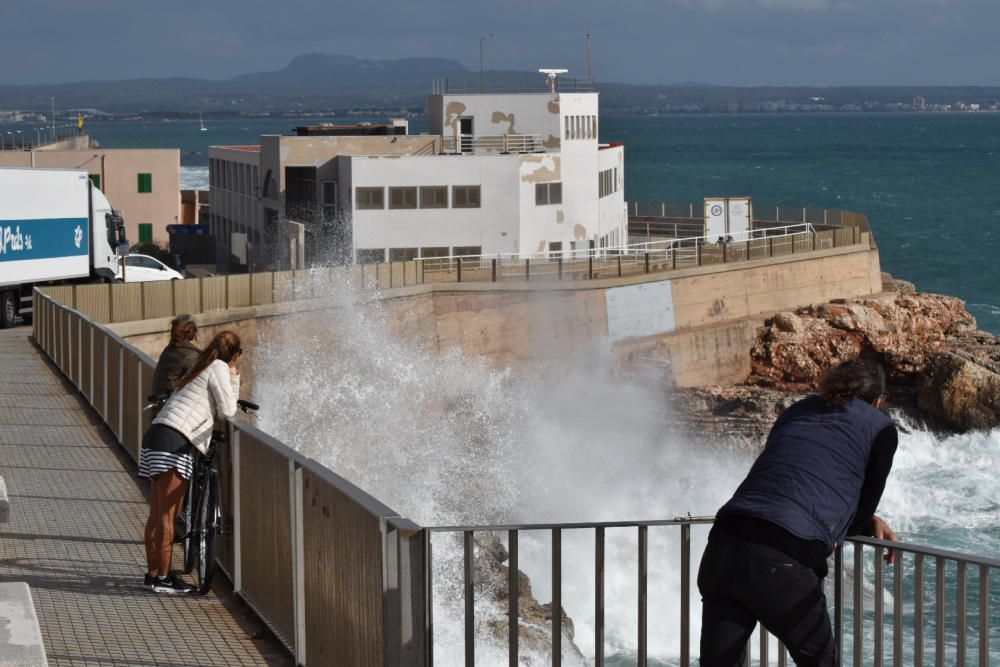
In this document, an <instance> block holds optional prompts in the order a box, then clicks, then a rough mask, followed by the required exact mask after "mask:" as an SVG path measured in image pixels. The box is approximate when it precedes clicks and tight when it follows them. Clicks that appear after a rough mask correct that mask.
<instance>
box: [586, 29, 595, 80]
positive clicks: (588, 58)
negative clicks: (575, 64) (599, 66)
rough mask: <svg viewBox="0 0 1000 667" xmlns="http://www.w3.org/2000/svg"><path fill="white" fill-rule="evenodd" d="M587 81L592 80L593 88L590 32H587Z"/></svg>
mask: <svg viewBox="0 0 1000 667" xmlns="http://www.w3.org/2000/svg"><path fill="white" fill-rule="evenodd" d="M587 81H589V82H590V86H591V88H593V86H594V70H593V68H592V67H591V64H590V33H589V32H588V33H587Z"/></svg>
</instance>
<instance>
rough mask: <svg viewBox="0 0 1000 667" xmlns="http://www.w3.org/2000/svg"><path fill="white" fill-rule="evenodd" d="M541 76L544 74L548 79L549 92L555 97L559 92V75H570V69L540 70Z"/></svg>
mask: <svg viewBox="0 0 1000 667" xmlns="http://www.w3.org/2000/svg"><path fill="white" fill-rule="evenodd" d="M538 73H539V74H544V75H545V76H546V77H547V78H548V83H549V92H551V93H552V94H553V95H554V94H555V93H557V92H559V75H560V74H568V73H569V70H568V69H540V70H538Z"/></svg>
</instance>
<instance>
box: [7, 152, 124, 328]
mask: <svg viewBox="0 0 1000 667" xmlns="http://www.w3.org/2000/svg"><path fill="white" fill-rule="evenodd" d="M127 249H128V242H127V241H126V240H125V223H124V221H123V220H122V217H121V215H119V214H118V212H116V211H114V210H113V209H112V208H111V204H110V203H108V200H107V198H106V197H105V196H104V194H103V193H102V192H101V191H100V190H98V189H97V188H96V187H94V184H93V183H92V182H91V180H90V177H89V175H88V174H87V171H86V170H82V169H39V168H0V328H5V327H9V326H10V325H11V324H12V323H13V322H14V320H15V318H16V317H17V316H18V315H19V314H21V315H23V316H25V317H26V318H27V317H29V316H30V312H31V293H32V288H34V287H35V286H36V285H55V284H66V283H86V282H93V281H108V282H110V281H114V280H116V279H117V278H118V276H119V275H120V269H119V266H120V262H121V257H122V255H123V254H124V253H125V252H126V251H127Z"/></svg>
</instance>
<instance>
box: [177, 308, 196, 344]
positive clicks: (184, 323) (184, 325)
mask: <svg viewBox="0 0 1000 667" xmlns="http://www.w3.org/2000/svg"><path fill="white" fill-rule="evenodd" d="M197 335H198V325H197V324H195V322H194V318H193V317H191V316H190V315H178V316H177V317H175V318H174V319H173V320H172V321H171V322H170V346H171V347H180V346H181V345H183V344H184V343H190V342H191V341H193V340H194V339H195V336H197Z"/></svg>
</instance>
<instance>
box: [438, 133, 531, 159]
mask: <svg viewBox="0 0 1000 667" xmlns="http://www.w3.org/2000/svg"><path fill="white" fill-rule="evenodd" d="M544 150H545V147H544V146H543V145H542V135H540V134H461V135H458V136H457V137H454V136H451V137H443V139H442V148H441V152H442V153H451V154H457V153H469V154H473V155H475V154H483V153H541V152H543V151H544Z"/></svg>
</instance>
